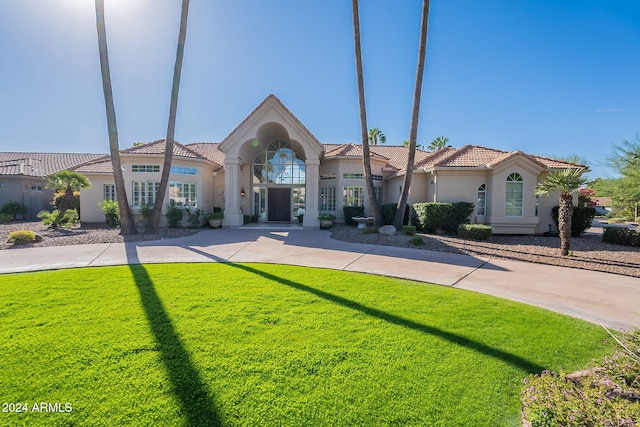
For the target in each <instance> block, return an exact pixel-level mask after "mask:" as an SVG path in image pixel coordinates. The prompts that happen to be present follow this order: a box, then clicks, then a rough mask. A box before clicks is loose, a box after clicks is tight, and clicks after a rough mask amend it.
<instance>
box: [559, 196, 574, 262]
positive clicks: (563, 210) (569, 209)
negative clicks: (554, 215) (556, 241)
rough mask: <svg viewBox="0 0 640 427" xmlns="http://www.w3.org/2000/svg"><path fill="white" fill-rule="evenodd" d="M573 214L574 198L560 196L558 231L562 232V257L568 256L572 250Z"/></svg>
mask: <svg viewBox="0 0 640 427" xmlns="http://www.w3.org/2000/svg"><path fill="white" fill-rule="evenodd" d="M572 214H573V196H572V195H571V194H569V193H563V194H562V195H560V206H559V207H558V231H559V232H560V255H561V256H568V255H569V251H570V250H571V215H572Z"/></svg>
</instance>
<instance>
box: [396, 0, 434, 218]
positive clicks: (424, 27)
mask: <svg viewBox="0 0 640 427" xmlns="http://www.w3.org/2000/svg"><path fill="white" fill-rule="evenodd" d="M428 24H429V0H423V1H422V18H421V21H420V42H419V44H418V69H417V71H416V84H415V88H414V91H413V107H412V109H411V126H410V128H409V154H408V156H407V166H406V168H405V174H404V180H403V182H402V192H401V194H400V200H399V201H398V206H397V207H398V209H397V210H396V214H395V216H394V218H393V225H395V227H396V228H400V227H402V222H403V220H404V211H405V210H406V208H407V199H408V198H409V187H410V186H411V175H412V173H413V163H414V161H415V158H416V144H417V142H416V141H417V139H418V118H419V116H420V97H421V95H422V76H423V75H424V62H425V58H426V56H427V31H428V29H429V28H428Z"/></svg>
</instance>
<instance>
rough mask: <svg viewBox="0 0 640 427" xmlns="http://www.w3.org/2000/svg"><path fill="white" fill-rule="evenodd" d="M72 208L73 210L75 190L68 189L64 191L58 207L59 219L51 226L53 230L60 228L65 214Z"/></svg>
mask: <svg viewBox="0 0 640 427" xmlns="http://www.w3.org/2000/svg"><path fill="white" fill-rule="evenodd" d="M71 208H73V188H71V187H67V188H65V190H64V196H62V200H60V206H58V218H56V220H55V221H54V222H53V224H51V226H52V227H53V228H58V227H59V226H60V223H61V222H62V221H63V219H64V213H65V212H66V211H68V210H69V209H71Z"/></svg>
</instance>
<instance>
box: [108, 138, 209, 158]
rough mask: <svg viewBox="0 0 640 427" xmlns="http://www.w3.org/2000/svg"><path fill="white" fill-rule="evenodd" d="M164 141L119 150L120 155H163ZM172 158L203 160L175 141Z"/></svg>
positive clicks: (200, 156)
mask: <svg viewBox="0 0 640 427" xmlns="http://www.w3.org/2000/svg"><path fill="white" fill-rule="evenodd" d="M164 145H165V140H164V139H158V140H157V141H153V142H148V143H146V144H143V145H139V146H137V147H130V148H126V149H124V150H120V153H122V154H164ZM173 156H174V157H186V158H192V159H204V156H202V155H201V154H199V153H196V152H195V151H193V150H192V149H190V148H187V147H186V146H184V145H182V144H180V143H179V142H177V141H175V142H174V144H173Z"/></svg>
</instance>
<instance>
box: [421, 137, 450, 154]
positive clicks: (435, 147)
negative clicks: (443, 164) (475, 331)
mask: <svg viewBox="0 0 640 427" xmlns="http://www.w3.org/2000/svg"><path fill="white" fill-rule="evenodd" d="M448 142H449V138H447V137H446V136H439V137H437V138H436V139H434V140H433V141H431V144H429V146H428V147H427V150H428V151H439V150H442V149H443V148H446V147H451V146H450V145H447V144H448Z"/></svg>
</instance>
